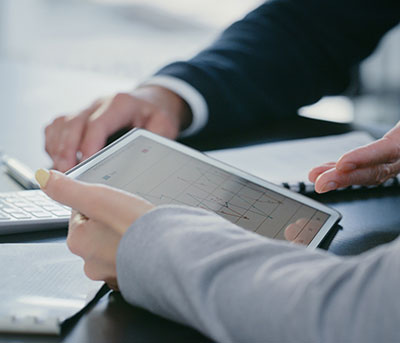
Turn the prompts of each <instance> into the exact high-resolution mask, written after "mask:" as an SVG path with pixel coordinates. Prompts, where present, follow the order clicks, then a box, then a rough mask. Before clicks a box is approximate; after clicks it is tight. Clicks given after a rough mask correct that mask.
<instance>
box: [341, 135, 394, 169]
mask: <svg viewBox="0 0 400 343" xmlns="http://www.w3.org/2000/svg"><path fill="white" fill-rule="evenodd" d="M399 155H400V148H399V146H398V145H397V144H396V143H395V142H394V141H393V140H392V139H390V138H388V137H383V138H381V139H379V140H377V141H375V142H373V143H370V144H368V145H365V146H362V147H360V148H357V149H354V150H352V151H350V152H348V153H346V154H344V155H343V156H342V157H340V159H339V160H338V162H337V164H336V169H337V170H340V171H343V172H348V171H351V170H354V169H357V168H366V167H370V166H374V165H376V164H381V163H390V162H394V161H396V160H397V159H398V158H399Z"/></svg>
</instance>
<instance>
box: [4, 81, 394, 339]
mask: <svg viewBox="0 0 400 343" xmlns="http://www.w3.org/2000/svg"><path fill="white" fill-rule="evenodd" d="M69 77H71V76H69ZM42 82H43V80H42ZM49 82H53V80H49ZM42 84H43V83H42ZM71 84H72V81H71ZM0 89H1V84H0ZM47 91H49V92H50V91H51V90H50V89H47ZM0 97H1V95H0ZM2 100H4V99H2ZM8 100H9V99H8ZM20 107H21V106H16V107H15V109H14V108H13V107H12V105H9V110H10V111H11V113H10V115H11V117H10V118H12V119H11V122H9V124H8V125H9V126H8V127H7V125H3V126H1V128H0V132H1V134H2V138H1V140H0V141H1V143H2V145H3V148H6V145H8V147H9V148H10V149H11V150H12V152H13V153H14V155H16V156H17V157H19V158H21V159H22V160H24V161H27V162H28V164H30V166H31V167H32V168H35V167H40V166H41V165H37V162H38V161H41V163H43V161H46V158H45V155H44V152H43V148H42V145H41V144H42V141H43V138H42V137H41V133H37V132H35V133H32V134H31V136H28V138H29V140H26V141H25V143H24V144H28V143H29V146H30V148H29V149H25V145H24V144H19V145H18V144H17V142H21V140H22V141H23V139H24V137H25V136H24V135H25V134H26V132H27V130H28V129H27V128H26V127H25V126H24V127H22V128H21V129H20V130H18V129H17V127H18V122H19V121H20V120H21V119H24V120H26V122H25V125H28V126H29V122H30V121H32V118H30V117H29V116H27V115H26V111H23V112H19V110H20ZM54 107H56V106H55V105H54V104H53V108H54ZM44 108H45V107H44V105H43V104H42V105H41V107H40V108H36V109H34V108H31V111H32V113H34V112H35V111H39V110H41V109H44ZM12 110H14V113H13V112H12ZM10 111H9V112H10ZM46 113H48V111H47V112H46ZM55 113H56V112H55ZM13 116H15V117H13ZM18 117H19V119H16V118H18ZM44 119H46V121H47V119H48V118H47V117H46V118H42V119H41V120H42V123H41V124H40V125H39V124H34V125H33V127H34V128H35V129H37V127H38V126H41V125H43V122H44ZM10 128H11V129H14V132H13V134H12V135H11V134H10V132H9V130H10ZM350 129H351V127H350V126H348V125H340V124H331V123H325V122H318V121H310V120H309V119H303V118H296V119H293V120H291V121H286V122H284V123H280V124H279V123H271V125H269V127H268V128H267V129H263V130H260V131H259V132H254V131H246V132H243V131H242V132H239V133H230V134H229V135H227V136H225V139H224V140H223V141H221V140H217V139H215V137H197V138H196V137H195V138H192V139H190V140H186V141H185V143H187V144H190V145H192V146H195V147H199V148H205V149H210V148H220V147H221V146H223V145H231V144H233V145H243V144H249V143H254V142H261V141H264V140H266V138H265V137H269V138H268V139H269V140H276V139H282V138H283V139H290V138H301V137H305V136H316V135H326V134H335V133H341V132H346V131H348V130H350ZM3 131H4V132H5V131H7V132H5V134H4V135H3ZM226 137H228V139H229V141H227V140H226ZM15 187H16V186H15V185H14V184H12V183H10V181H9V180H8V179H7V178H5V176H4V175H0V191H5V190H11V188H14V189H15ZM313 197H314V198H315V199H317V200H318V201H321V202H323V203H325V204H328V205H330V206H332V207H334V208H336V209H337V210H339V211H340V212H341V213H342V215H343V219H342V221H341V222H340V226H339V227H338V230H337V233H336V235H334V236H333V237H330V238H331V239H330V240H327V241H326V242H324V247H325V248H327V249H328V250H329V251H331V252H332V253H335V254H339V255H351V254H359V253H361V252H363V251H366V250H368V249H371V248H373V247H375V246H376V245H378V244H382V243H386V242H389V241H391V240H393V239H394V238H396V237H397V235H398V234H399V233H400V215H399V210H398V209H399V208H400V188H392V189H373V190H359V191H353V192H350V191H343V192H334V193H331V194H324V195H313ZM65 236H66V230H61V231H54V232H40V233H31V234H19V235H9V236H0V243H6V242H54V241H64V240H65ZM130 341H135V342H159V341H163V342H165V341H167V342H168V341H171V342H207V341H209V340H208V339H207V338H206V337H204V336H202V335H201V334H199V333H198V332H196V331H195V330H192V329H190V328H187V327H185V326H182V325H179V324H176V323H173V322H171V321H168V320H165V319H163V318H160V317H159V316H156V315H153V314H151V313H149V312H147V311H145V310H142V309H139V308H136V307H133V306H130V305H129V304H127V303H126V302H125V301H124V300H123V298H122V297H121V295H120V294H118V293H108V294H106V295H105V296H103V297H102V298H101V299H100V300H99V301H98V302H97V303H95V304H94V305H93V306H92V307H90V308H89V309H87V310H86V311H85V312H84V313H83V314H82V315H81V316H80V317H79V318H76V319H74V320H72V321H71V322H69V323H66V325H64V328H63V332H62V335H61V336H60V337H46V336H34V335H24V336H19V335H4V334H2V335H0V342H42V343H46V342H73V343H77V342H79V343H85V342H96V343H103V342H104V343H106V342H107V343H108V342H113V343H119V342H121V343H122V342H130Z"/></svg>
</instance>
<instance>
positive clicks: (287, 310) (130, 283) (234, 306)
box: [117, 206, 400, 343]
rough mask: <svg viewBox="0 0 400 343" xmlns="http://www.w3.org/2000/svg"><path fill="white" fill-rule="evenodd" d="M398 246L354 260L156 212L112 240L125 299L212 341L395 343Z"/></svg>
mask: <svg viewBox="0 0 400 343" xmlns="http://www.w3.org/2000/svg"><path fill="white" fill-rule="evenodd" d="M399 267H400V240H399V239H398V240H396V241H394V242H392V243H390V244H386V245H384V246H382V247H379V248H376V249H374V250H372V251H370V252H367V253H364V254H362V255H359V256H357V257H347V258H342V257H337V256H334V255H331V254H329V253H327V252H324V251H321V250H318V249H317V250H308V249H305V248H303V247H301V246H298V245H295V244H290V243H286V242H280V241H275V240H269V239H266V238H264V237H261V236H259V235H257V234H254V233H251V232H248V231H245V230H243V229H241V228H239V227H237V226H235V225H234V224H231V223H230V222H228V221H226V220H224V219H222V218H220V217H218V216H216V215H214V214H212V213H209V212H206V211H204V210H201V209H195V208H190V207H183V206H161V207H158V208H156V209H154V210H152V211H151V212H149V213H147V214H146V215H144V216H143V217H141V218H140V219H138V220H137V221H136V222H135V223H134V224H133V225H132V226H131V227H130V228H129V229H128V231H127V232H126V234H125V235H124V237H123V238H122V240H121V243H120V246H119V249H118V254H117V275H118V283H119V286H120V289H121V292H122V295H123V296H124V297H125V299H126V300H127V301H128V302H130V303H132V304H134V305H138V306H141V307H144V308H146V309H148V310H150V311H152V312H154V313H157V314H160V315H162V316H164V317H167V318H170V319H173V320H176V321H179V322H181V323H184V324H187V325H190V326H192V327H194V328H196V329H198V330H199V331H201V332H203V333H204V334H205V335H208V336H209V337H211V338H213V339H215V340H217V341H219V342H296V343H298V342H306V343H311V342H324V343H328V342H335V343H337V342H363V343H366V342H374V343H375V342H379V341H381V342H399V341H400V330H399V328H398V326H399V323H400V305H399V301H398V296H397V294H398V291H397V290H398V287H399V285H400V272H399V270H400V268H399Z"/></svg>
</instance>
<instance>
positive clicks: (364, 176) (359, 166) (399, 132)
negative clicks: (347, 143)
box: [308, 123, 400, 193]
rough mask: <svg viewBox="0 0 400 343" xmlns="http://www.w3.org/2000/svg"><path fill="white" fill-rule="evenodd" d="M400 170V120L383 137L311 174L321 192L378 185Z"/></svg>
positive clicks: (309, 176) (310, 176) (320, 167)
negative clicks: (352, 186)
mask: <svg viewBox="0 0 400 343" xmlns="http://www.w3.org/2000/svg"><path fill="white" fill-rule="evenodd" d="M399 172H400V124H399V123H398V124H397V125H396V126H395V127H394V128H393V129H392V130H390V131H389V132H388V133H387V134H386V135H385V136H383V137H382V138H381V139H379V140H377V141H375V142H373V143H370V144H368V145H365V146H362V147H360V148H357V149H354V150H352V151H350V152H348V153H346V154H344V155H343V156H342V157H340V159H339V160H338V161H337V162H329V163H326V164H323V165H321V166H318V167H316V168H313V169H312V170H311V171H310V173H309V174H308V178H309V179H310V181H311V182H314V183H315V190H316V191H317V192H318V193H324V192H328V191H331V190H334V189H337V188H342V187H347V186H350V185H378V184H380V183H382V182H385V181H386V180H388V179H390V178H391V177H393V176H396V175H397V174H398V173H399Z"/></svg>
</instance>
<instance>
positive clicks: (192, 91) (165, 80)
mask: <svg viewBox="0 0 400 343" xmlns="http://www.w3.org/2000/svg"><path fill="white" fill-rule="evenodd" d="M144 85H146V86H149V85H154V86H160V87H164V88H167V89H169V90H170V91H172V92H174V93H176V94H178V95H179V96H180V97H181V98H182V99H183V100H185V101H186V103H187V104H188V105H189V107H190V109H191V110H192V116H193V118H192V122H191V124H190V125H189V127H187V128H186V129H185V130H183V131H182V132H181V133H180V137H186V136H190V135H193V134H194V133H196V132H198V131H200V130H201V129H202V128H203V127H204V126H205V125H206V124H207V121H208V107H207V103H206V100H205V99H204V97H203V96H202V95H201V94H200V92H199V91H198V90H197V89H196V88H194V87H193V86H192V85H190V84H189V83H187V82H186V81H183V80H181V79H178V78H175V77H173V76H166V75H157V76H154V77H152V78H150V79H149V80H147V81H145V82H143V83H141V84H140V86H144Z"/></svg>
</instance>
